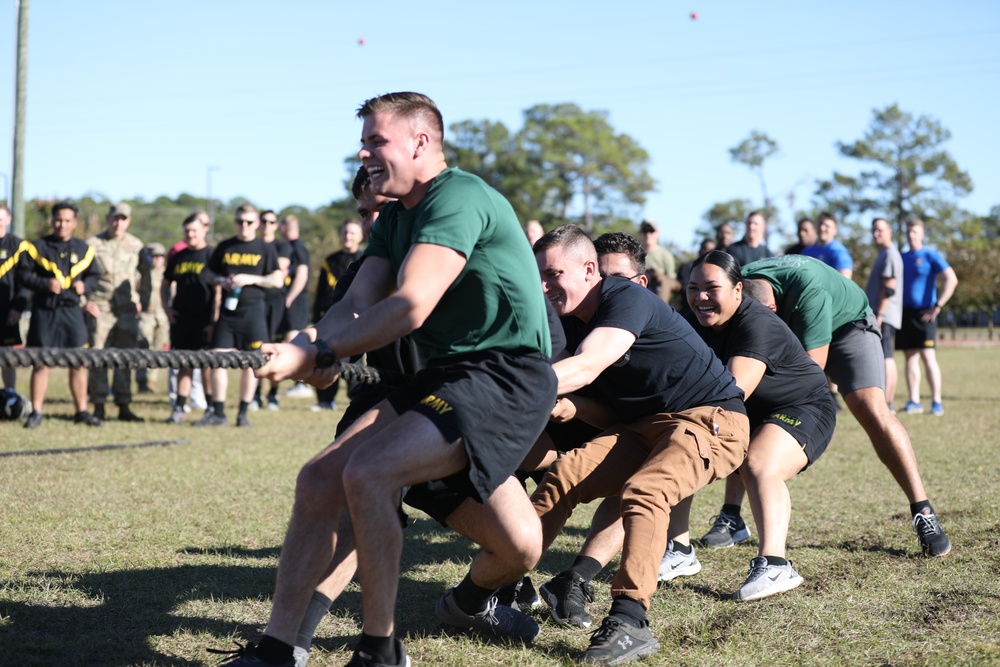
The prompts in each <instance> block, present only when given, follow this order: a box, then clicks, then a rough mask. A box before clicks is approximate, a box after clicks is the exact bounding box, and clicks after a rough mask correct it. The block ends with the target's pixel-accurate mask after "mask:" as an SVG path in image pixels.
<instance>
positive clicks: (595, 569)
mask: <svg viewBox="0 0 1000 667" xmlns="http://www.w3.org/2000/svg"><path fill="white" fill-rule="evenodd" d="M603 569H604V566H603V565H601V563H600V562H599V561H597V560H595V559H593V558H591V557H590V556H577V557H576V560H575V561H573V567H571V568H569V571H570V572H572V573H573V574H575V575H577V576H579V577H582V578H583V580H584V581H586V582H589V581H590V580H591V579H593V578H594V577H596V576H597V575H599V574H600V573H601V570H603Z"/></svg>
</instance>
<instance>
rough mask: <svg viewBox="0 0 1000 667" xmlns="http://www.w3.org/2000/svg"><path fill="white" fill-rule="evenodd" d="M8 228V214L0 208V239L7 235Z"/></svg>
mask: <svg viewBox="0 0 1000 667" xmlns="http://www.w3.org/2000/svg"><path fill="white" fill-rule="evenodd" d="M8 227H10V212H9V211H8V210H7V209H5V208H0V237H3V236H6V235H7V228H8Z"/></svg>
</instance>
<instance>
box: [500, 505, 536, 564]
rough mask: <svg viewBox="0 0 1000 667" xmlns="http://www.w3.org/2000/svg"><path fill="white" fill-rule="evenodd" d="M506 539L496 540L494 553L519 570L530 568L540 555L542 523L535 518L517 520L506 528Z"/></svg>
mask: <svg viewBox="0 0 1000 667" xmlns="http://www.w3.org/2000/svg"><path fill="white" fill-rule="evenodd" d="M507 532H508V535H506V539H503V540H498V541H497V543H496V545H495V549H494V550H493V553H494V555H496V556H497V557H498V558H501V559H502V560H503V561H504V562H506V563H507V564H508V565H509V569H511V570H512V571H513V570H518V571H520V572H528V571H530V570H532V569H533V568H534V567H535V565H537V564H538V561H539V560H540V559H541V557H542V524H541V523H540V522H539V521H538V519H537V518H535V520H533V521H532V520H524V521H519V522H517V524H516V525H515V526H514V527H512V528H509V529H508V531H507Z"/></svg>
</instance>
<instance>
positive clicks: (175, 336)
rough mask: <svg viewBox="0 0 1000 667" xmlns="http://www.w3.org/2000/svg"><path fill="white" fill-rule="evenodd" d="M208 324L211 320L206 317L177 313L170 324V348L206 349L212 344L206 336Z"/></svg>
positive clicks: (210, 324)
mask: <svg viewBox="0 0 1000 667" xmlns="http://www.w3.org/2000/svg"><path fill="white" fill-rule="evenodd" d="M210 326H212V320H211V319H208V318H206V317H195V316H194V315H187V314H185V313H177V317H176V318H175V320H174V323H173V324H171V325H170V349H172V350H207V349H208V348H210V347H211V345H212V341H211V340H210V339H209V337H208V327H210Z"/></svg>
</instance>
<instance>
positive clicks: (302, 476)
mask: <svg viewBox="0 0 1000 667" xmlns="http://www.w3.org/2000/svg"><path fill="white" fill-rule="evenodd" d="M337 486H338V480H335V479H331V478H330V475H329V474H328V473H327V472H325V471H324V470H323V467H322V465H321V462H317V461H310V462H309V463H307V464H306V465H304V466H303V467H302V469H301V470H300V471H299V475H298V477H297V478H296V480H295V509H296V512H300V513H301V512H309V511H315V512H319V511H323V512H325V511H327V510H329V509H331V508H334V507H336V505H337V502H336V494H335V493H334V489H335V488H336V487H337Z"/></svg>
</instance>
